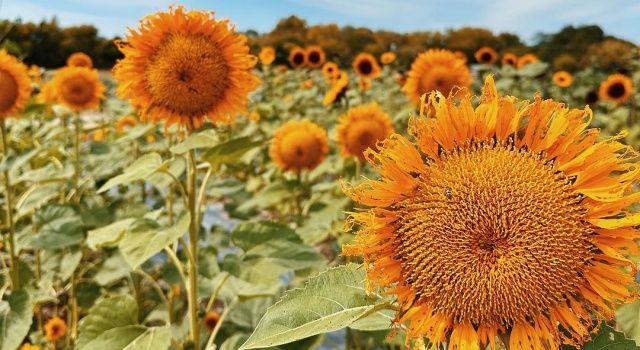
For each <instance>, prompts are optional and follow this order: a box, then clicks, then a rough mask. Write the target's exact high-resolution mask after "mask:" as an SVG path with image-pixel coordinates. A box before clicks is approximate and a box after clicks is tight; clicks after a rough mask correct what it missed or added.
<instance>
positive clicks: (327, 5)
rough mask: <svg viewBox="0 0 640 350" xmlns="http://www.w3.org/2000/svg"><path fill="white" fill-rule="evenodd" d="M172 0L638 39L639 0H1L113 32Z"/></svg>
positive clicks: (39, 15) (251, 21)
mask: <svg viewBox="0 0 640 350" xmlns="http://www.w3.org/2000/svg"><path fill="white" fill-rule="evenodd" d="M171 4H183V5H185V7H187V8H190V9H206V10H211V11H214V12H215V13H216V17H226V18H229V19H231V21H232V22H233V23H235V24H236V26H237V28H238V29H239V30H247V29H255V30H257V31H259V32H267V31H269V30H271V29H272V28H273V27H274V26H275V24H276V23H277V22H278V20H279V19H281V18H283V17H286V16H289V15H296V16H299V17H302V18H304V19H306V20H307V22H308V23H309V24H319V23H337V24H339V25H353V26H364V27H369V28H372V29H387V30H394V31H399V32H409V31H418V30H446V29H450V28H458V27H462V26H479V27H484V28H488V29H490V30H492V31H494V32H496V33H499V32H511V33H516V34H518V35H520V37H521V38H522V39H523V40H525V41H526V42H530V43H531V42H532V41H533V39H534V38H535V34H537V33H539V32H545V33H550V32H555V31H558V30H559V29H561V28H562V27H564V26H566V25H570V24H571V25H584V24H597V25H600V26H601V27H602V28H603V29H604V31H605V33H607V34H611V35H615V36H617V37H620V38H623V39H627V40H629V41H632V42H634V43H640V25H638V23H639V22H640V1H639V0H408V1H407V0H182V1H176V0H0V18H2V19H17V18H22V19H23V20H24V21H40V20H42V19H43V18H51V17H53V16H55V17H57V18H58V20H59V22H60V24H62V25H63V26H67V25H76V24H94V25H95V26H97V27H98V29H99V31H100V34H101V35H103V36H106V37H112V36H116V35H118V36H122V35H123V34H125V32H126V28H127V27H135V26H136V25H137V22H138V20H139V19H140V18H141V17H143V16H144V15H147V14H149V13H152V12H155V11H158V10H166V9H167V8H168V7H169V6H170V5H171Z"/></svg>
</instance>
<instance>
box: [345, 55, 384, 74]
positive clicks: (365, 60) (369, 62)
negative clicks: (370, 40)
mask: <svg viewBox="0 0 640 350" xmlns="http://www.w3.org/2000/svg"><path fill="white" fill-rule="evenodd" d="M352 66H353V71H354V72H356V74H358V75H359V76H361V77H364V78H377V77H378V76H379V75H380V72H381V71H382V70H381V69H380V65H379V64H378V61H377V60H376V57H375V56H374V55H372V54H370V53H366V52H361V53H359V54H358V55H357V56H356V58H355V59H354V60H353V64H352Z"/></svg>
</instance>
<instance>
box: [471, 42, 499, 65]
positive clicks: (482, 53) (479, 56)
mask: <svg viewBox="0 0 640 350" xmlns="http://www.w3.org/2000/svg"><path fill="white" fill-rule="evenodd" d="M474 57H475V58H476V61H477V62H478V63H480V64H494V63H496V60H497V59H498V54H497V53H496V50H494V49H492V48H490V47H488V46H483V47H481V48H480V49H478V51H476V53H475V54H474Z"/></svg>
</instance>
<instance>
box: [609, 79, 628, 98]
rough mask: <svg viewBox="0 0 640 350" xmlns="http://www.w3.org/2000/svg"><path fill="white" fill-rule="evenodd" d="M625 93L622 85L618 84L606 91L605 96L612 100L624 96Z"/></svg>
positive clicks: (612, 85)
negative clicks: (607, 95)
mask: <svg viewBox="0 0 640 350" xmlns="http://www.w3.org/2000/svg"><path fill="white" fill-rule="evenodd" d="M625 93H626V89H625V88H624V84H622V83H620V82H616V83H613V84H611V85H610V86H609V88H608V89H607V94H609V96H610V97H613V98H620V97H622V96H624V94H625Z"/></svg>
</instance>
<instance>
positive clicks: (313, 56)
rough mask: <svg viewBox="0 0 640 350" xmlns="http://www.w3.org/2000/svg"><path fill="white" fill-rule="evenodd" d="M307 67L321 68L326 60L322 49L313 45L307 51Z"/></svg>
mask: <svg viewBox="0 0 640 350" xmlns="http://www.w3.org/2000/svg"><path fill="white" fill-rule="evenodd" d="M306 53H307V65H308V66H309V67H311V68H320V67H321V66H322V64H323V63H324V60H325V53H324V50H323V49H322V47H320V46H317V45H313V46H309V47H307V49H306Z"/></svg>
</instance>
